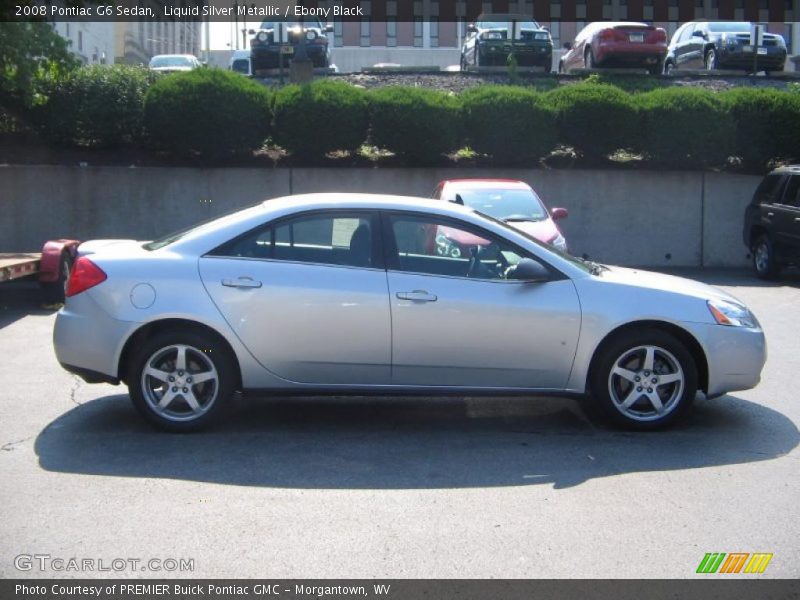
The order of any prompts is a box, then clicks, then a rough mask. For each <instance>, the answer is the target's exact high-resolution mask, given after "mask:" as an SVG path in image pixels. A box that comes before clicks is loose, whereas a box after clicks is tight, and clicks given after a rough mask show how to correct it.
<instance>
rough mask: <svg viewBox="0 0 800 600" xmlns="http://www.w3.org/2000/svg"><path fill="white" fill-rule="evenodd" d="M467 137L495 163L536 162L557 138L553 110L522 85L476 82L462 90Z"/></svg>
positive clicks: (541, 97)
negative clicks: (477, 83)
mask: <svg viewBox="0 0 800 600" xmlns="http://www.w3.org/2000/svg"><path fill="white" fill-rule="evenodd" d="M461 102H462V113H463V122H464V130H465V136H466V141H467V143H469V145H470V146H471V147H472V149H473V150H475V151H476V152H480V153H482V154H488V155H490V156H491V157H492V158H493V159H494V162H495V163H500V164H522V163H534V162H538V161H539V159H541V158H542V157H543V156H547V155H548V154H550V152H551V151H552V150H553V148H554V147H555V145H556V143H557V141H558V133H557V130H556V113H555V111H554V110H552V109H551V108H550V107H548V106H547V105H546V104H545V103H544V101H543V94H539V93H536V92H533V91H530V90H528V89H525V88H521V87H513V86H479V87H477V88H473V89H472V90H469V91H467V92H465V93H464V94H462V97H461Z"/></svg>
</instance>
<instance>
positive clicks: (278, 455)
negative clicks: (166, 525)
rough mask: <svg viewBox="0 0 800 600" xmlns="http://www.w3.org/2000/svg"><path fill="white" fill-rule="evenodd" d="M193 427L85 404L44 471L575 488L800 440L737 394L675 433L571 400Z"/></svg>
mask: <svg viewBox="0 0 800 600" xmlns="http://www.w3.org/2000/svg"><path fill="white" fill-rule="evenodd" d="M234 405H235V406H233V407H232V410H230V411H229V412H228V415H226V416H225V417H224V418H223V419H222V422H220V424H219V426H218V427H217V428H216V429H215V430H213V431H209V432H205V433H197V434H184V435H175V434H165V433H159V432H156V431H154V430H152V429H150V428H149V427H148V426H147V425H146V424H144V422H143V421H142V420H141V419H140V418H139V417H138V415H137V414H136V413H135V412H134V409H133V407H132V405H131V403H130V401H129V400H128V397H127V396H125V395H114V396H107V397H104V398H100V399H98V400H94V401H91V402H88V403H86V404H83V405H81V406H79V407H77V408H75V409H73V410H72V411H70V412H68V413H66V414H64V415H62V416H61V417H59V418H58V419H56V420H55V421H53V422H52V423H50V424H49V425H48V426H47V427H46V428H45V429H44V430H43V431H42V432H41V433H40V434H39V436H38V438H37V439H36V445H35V450H36V453H37V455H38V457H39V462H40V465H41V467H42V468H44V469H46V470H48V471H55V472H62V473H81V474H87V475H109V476H114V477H147V478H153V477H156V478H168V479H179V480H187V481H200V482H211V483H218V484H228V485H241V486H265V487H280V488H315V489H316V488H322V489H325V488H328V489H426V488H430V489H441V488H469V487H488V486H519V485H534V484H552V485H553V486H554V487H555V488H566V487H571V486H575V485H579V484H581V483H583V482H585V481H588V480H590V479H594V478H598V477H608V476H613V475H620V474H625V473H638V472H654V471H671V470H681V469H697V468H702V467H709V466H717V465H728V464H740V463H747V462H755V461H763V460H770V459H773V458H777V457H780V456H782V455H784V454H786V453H788V452H790V451H791V450H792V449H793V448H794V447H795V446H797V444H798V440H800V434H799V433H798V430H797V428H796V427H795V425H794V424H793V423H792V421H790V420H789V419H788V418H787V417H785V416H784V415H782V414H781V413H779V412H777V411H775V410H773V409H771V408H767V407H765V406H761V405H759V404H755V403H752V402H748V401H746V400H742V399H740V398H737V397H734V396H725V397H723V398H720V399H717V400H713V401H706V400H699V399H698V402H697V405H696V407H695V411H694V413H693V415H692V416H691V418H690V419H689V420H688V421H687V422H686V423H685V424H682V425H680V426H678V427H675V428H673V429H670V430H667V431H663V432H656V433H649V434H640V433H625V432H617V431H611V430H606V429H598V428H596V427H595V426H593V425H592V424H591V423H590V422H589V421H587V420H586V419H585V418H584V417H583V415H582V413H581V411H580V408H579V405H578V403H577V402H576V401H574V400H567V399H556V398H544V399H536V400H530V399H523V398H500V399H486V398H482V399H473V398H436V399H420V398H391V399H388V398H348V399H342V398H273V399H263V400H262V399H254V400H252V401H249V400H248V401H245V400H237V401H235V402H234Z"/></svg>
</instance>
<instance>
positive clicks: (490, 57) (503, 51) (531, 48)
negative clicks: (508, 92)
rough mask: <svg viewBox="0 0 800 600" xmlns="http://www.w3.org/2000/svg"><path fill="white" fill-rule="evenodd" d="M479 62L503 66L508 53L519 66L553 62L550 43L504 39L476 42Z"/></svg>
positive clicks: (542, 64)
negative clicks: (516, 41) (531, 42)
mask: <svg viewBox="0 0 800 600" xmlns="http://www.w3.org/2000/svg"><path fill="white" fill-rule="evenodd" d="M478 54H479V55H480V57H481V64H482V65H486V66H491V65H494V66H500V67H505V66H506V65H507V61H508V55H509V54H513V55H514V56H515V57H516V59H517V64H518V65H520V66H535V67H549V66H550V65H551V64H552V62H553V46H552V45H551V44H520V43H510V42H508V41H506V40H497V41H485V42H480V43H479V44H478Z"/></svg>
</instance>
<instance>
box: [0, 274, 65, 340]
mask: <svg viewBox="0 0 800 600" xmlns="http://www.w3.org/2000/svg"><path fill="white" fill-rule="evenodd" d="M59 306H60V305H59ZM56 310H57V307H55V306H53V307H51V308H44V297H43V295H42V290H41V288H40V287H39V284H38V283H37V282H30V281H12V282H4V283H2V284H0V329H2V328H3V327H7V326H9V325H11V324H12V323H14V322H16V321H19V320H20V319H23V318H25V317H27V316H28V315H41V316H45V315H51V314H53V313H54V312H55V311H56Z"/></svg>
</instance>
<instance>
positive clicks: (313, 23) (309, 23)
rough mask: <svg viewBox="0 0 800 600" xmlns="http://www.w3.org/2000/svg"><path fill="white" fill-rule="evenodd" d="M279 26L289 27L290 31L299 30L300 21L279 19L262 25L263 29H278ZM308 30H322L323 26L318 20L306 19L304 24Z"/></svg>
mask: <svg viewBox="0 0 800 600" xmlns="http://www.w3.org/2000/svg"><path fill="white" fill-rule="evenodd" d="M279 25H283V26H284V27H288V28H289V29H299V28H300V21H297V20H296V19H278V20H275V21H264V22H262V23H261V29H278V26H279ZM303 25H304V26H305V28H306V29H308V28H314V29H322V25H321V24H320V22H319V20H318V19H306V20H305V22H304V24H303Z"/></svg>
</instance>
